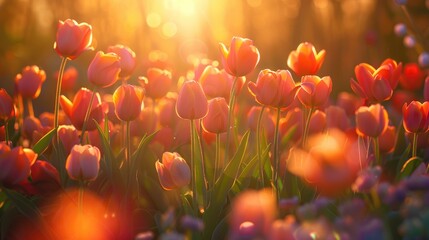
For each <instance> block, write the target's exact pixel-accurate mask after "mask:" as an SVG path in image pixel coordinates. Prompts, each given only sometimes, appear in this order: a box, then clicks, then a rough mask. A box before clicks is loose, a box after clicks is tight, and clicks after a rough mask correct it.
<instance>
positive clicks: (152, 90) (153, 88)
mask: <svg viewBox="0 0 429 240" xmlns="http://www.w3.org/2000/svg"><path fill="white" fill-rule="evenodd" d="M139 83H140V85H142V86H143V87H144V88H145V91H146V93H145V94H146V96H148V97H150V98H153V99H159V98H162V97H164V96H165V95H166V94H167V92H168V91H169V90H170V88H171V84H172V79H171V72H170V71H167V70H162V69H159V68H149V69H148V70H147V77H140V78H139Z"/></svg>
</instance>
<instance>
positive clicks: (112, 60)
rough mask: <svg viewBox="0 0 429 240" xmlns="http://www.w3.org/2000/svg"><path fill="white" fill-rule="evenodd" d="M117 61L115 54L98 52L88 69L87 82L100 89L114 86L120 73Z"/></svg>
mask: <svg viewBox="0 0 429 240" xmlns="http://www.w3.org/2000/svg"><path fill="white" fill-rule="evenodd" d="M119 59H120V58H119V56H118V55H116V54H115V53H103V52H102V51H98V52H97V54H96V55H95V57H94V59H92V62H91V64H90V65H89V67H88V80H89V82H91V83H92V84H94V85H95V86H97V87H100V88H105V87H109V86H112V85H113V84H115V82H116V80H118V77H119V72H120V71H121V63H120V61H119Z"/></svg>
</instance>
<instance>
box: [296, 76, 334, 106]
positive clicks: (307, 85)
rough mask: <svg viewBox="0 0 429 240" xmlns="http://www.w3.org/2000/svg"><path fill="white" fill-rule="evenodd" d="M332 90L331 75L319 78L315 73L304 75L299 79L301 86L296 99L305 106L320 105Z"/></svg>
mask: <svg viewBox="0 0 429 240" xmlns="http://www.w3.org/2000/svg"><path fill="white" fill-rule="evenodd" d="M331 92H332V80H331V77H329V76H326V77H323V78H320V77H318V76H315V75H306V76H303V77H302V79H301V88H300V89H299V91H298V94H297V96H298V99H299V100H300V101H301V103H302V104H303V105H305V106H307V107H320V106H322V105H323V104H325V103H326V101H327V100H328V98H329V95H330V94H331Z"/></svg>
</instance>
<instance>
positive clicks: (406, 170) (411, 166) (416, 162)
mask: <svg viewBox="0 0 429 240" xmlns="http://www.w3.org/2000/svg"><path fill="white" fill-rule="evenodd" d="M422 163H423V159H421V158H419V157H412V158H410V159H408V160H407V161H406V162H405V164H404V165H403V166H402V169H401V173H400V174H399V178H400V179H403V178H406V177H409V176H410V175H411V174H412V173H413V172H414V170H416V169H417V168H418V167H419V166H420V164H422Z"/></svg>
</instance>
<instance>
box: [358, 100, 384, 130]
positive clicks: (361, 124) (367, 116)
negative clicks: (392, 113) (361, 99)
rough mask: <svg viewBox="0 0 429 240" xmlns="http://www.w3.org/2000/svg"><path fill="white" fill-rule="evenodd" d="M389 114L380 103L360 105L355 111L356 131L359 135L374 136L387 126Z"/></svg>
mask: <svg viewBox="0 0 429 240" xmlns="http://www.w3.org/2000/svg"><path fill="white" fill-rule="evenodd" d="M388 123H389V116H388V114H387V111H386V109H384V107H383V106H381V105H380V104H375V105H371V106H369V107H366V106H362V107H360V108H359V109H358V110H357V111H356V132H357V134H359V135H360V136H363V137H364V136H368V137H373V138H376V137H378V136H380V135H381V134H382V133H383V132H384V131H385V130H386V128H387V125H388Z"/></svg>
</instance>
